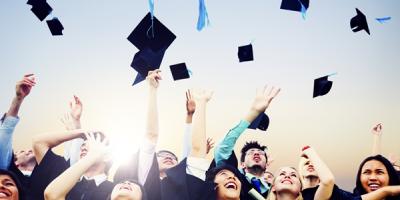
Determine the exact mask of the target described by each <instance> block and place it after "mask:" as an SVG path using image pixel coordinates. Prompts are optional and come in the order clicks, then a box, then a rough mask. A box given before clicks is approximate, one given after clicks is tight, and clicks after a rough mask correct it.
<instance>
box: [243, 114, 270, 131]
mask: <svg viewBox="0 0 400 200" xmlns="http://www.w3.org/2000/svg"><path fill="white" fill-rule="evenodd" d="M268 125H269V117H268V115H266V114H265V113H260V114H259V115H258V116H257V118H256V119H254V120H253V121H252V122H251V124H250V125H249V127H248V128H249V129H260V130H262V131H266V130H267V128H268Z"/></svg>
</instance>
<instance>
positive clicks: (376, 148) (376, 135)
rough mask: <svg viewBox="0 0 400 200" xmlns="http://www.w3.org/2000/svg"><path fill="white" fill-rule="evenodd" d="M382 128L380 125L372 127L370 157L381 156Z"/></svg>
mask: <svg viewBox="0 0 400 200" xmlns="http://www.w3.org/2000/svg"><path fill="white" fill-rule="evenodd" d="M382 128H383V126H382V124H381V123H379V124H377V125H375V126H374V127H372V135H373V143H372V155H378V154H381V137H382Z"/></svg>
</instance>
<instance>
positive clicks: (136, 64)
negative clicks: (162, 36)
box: [131, 48, 166, 85]
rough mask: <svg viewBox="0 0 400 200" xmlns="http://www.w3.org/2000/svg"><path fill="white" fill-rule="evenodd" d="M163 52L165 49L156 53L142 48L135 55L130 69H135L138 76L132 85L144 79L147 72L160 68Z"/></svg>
mask: <svg viewBox="0 0 400 200" xmlns="http://www.w3.org/2000/svg"><path fill="white" fill-rule="evenodd" d="M165 51H166V48H164V49H161V50H160V51H157V52H155V51H153V50H151V49H150V48H144V49H143V50H140V51H138V52H137V53H136V54H135V56H134V57H133V60H132V63H131V67H132V68H133V69H135V70H136V71H137V72H138V74H137V76H136V78H135V81H134V83H133V85H135V84H137V83H139V82H141V81H143V80H144V79H146V76H147V74H148V72H149V71H152V70H155V69H158V68H160V65H161V62H162V59H163V57H164V54H165Z"/></svg>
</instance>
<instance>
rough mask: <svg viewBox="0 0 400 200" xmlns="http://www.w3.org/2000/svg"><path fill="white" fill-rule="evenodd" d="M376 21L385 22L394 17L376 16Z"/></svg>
mask: <svg viewBox="0 0 400 200" xmlns="http://www.w3.org/2000/svg"><path fill="white" fill-rule="evenodd" d="M375 19H376V21H378V22H379V23H381V24H383V23H385V22H386V21H389V20H390V19H392V17H380V18H375Z"/></svg>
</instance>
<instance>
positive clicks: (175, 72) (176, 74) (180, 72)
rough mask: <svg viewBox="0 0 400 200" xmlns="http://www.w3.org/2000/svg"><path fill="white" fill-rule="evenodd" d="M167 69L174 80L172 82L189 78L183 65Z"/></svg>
mask: <svg viewBox="0 0 400 200" xmlns="http://www.w3.org/2000/svg"><path fill="white" fill-rule="evenodd" d="M169 68H170V69H171V73H172V78H174V81H177V80H181V79H186V78H190V75H189V71H188V69H187V68H186V64H185V63H179V64H175V65H171V66H169Z"/></svg>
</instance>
